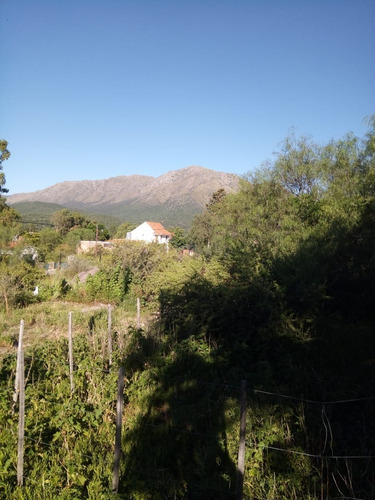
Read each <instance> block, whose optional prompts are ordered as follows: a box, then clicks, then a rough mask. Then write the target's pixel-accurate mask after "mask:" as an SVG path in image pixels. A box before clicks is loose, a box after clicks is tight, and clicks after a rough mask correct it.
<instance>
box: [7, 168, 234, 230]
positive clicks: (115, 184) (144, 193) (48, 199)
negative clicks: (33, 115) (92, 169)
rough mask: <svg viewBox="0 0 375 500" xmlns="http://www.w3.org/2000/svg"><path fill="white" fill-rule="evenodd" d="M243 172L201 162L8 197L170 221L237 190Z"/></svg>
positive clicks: (14, 201)
mask: <svg viewBox="0 0 375 500" xmlns="http://www.w3.org/2000/svg"><path fill="white" fill-rule="evenodd" d="M239 179H240V177H239V176H238V175H236V174H232V173H226V172H217V171H215V170H211V169H207V168H204V167H199V166H190V167H184V168H181V169H179V170H171V171H169V172H167V173H165V174H163V175H160V176H159V177H152V176H145V175H139V174H133V175H130V176H123V175H120V176H117V177H109V178H106V179H100V180H82V181H64V182H60V183H57V184H54V185H52V186H50V187H47V188H45V189H41V190H38V191H34V192H30V193H16V194H13V195H10V196H7V203H8V204H9V205H17V204H18V203H25V202H43V203H56V204H59V205H63V206H65V207H67V208H70V209H76V210H77V209H78V210H85V211H88V212H92V213H99V212H100V213H102V214H110V215H112V216H116V217H119V218H121V219H124V220H129V221H132V222H138V221H142V220H140V219H141V218H142V217H145V218H146V219H148V220H152V218H153V215H155V216H158V217H159V218H162V219H163V221H164V222H165V223H168V224H172V223H175V219H176V216H177V214H178V220H179V221H181V220H183V218H184V212H186V217H187V219H188V220H187V221H186V223H189V222H190V221H191V220H192V217H193V216H194V214H196V213H199V212H201V211H202V209H203V208H204V206H205V204H206V203H208V201H209V199H210V198H211V196H212V194H213V193H214V192H215V191H217V190H218V189H224V190H225V191H226V192H227V193H232V192H235V191H237V189H238V184H239Z"/></svg>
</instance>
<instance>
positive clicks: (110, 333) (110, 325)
mask: <svg viewBox="0 0 375 500" xmlns="http://www.w3.org/2000/svg"><path fill="white" fill-rule="evenodd" d="M108 365H109V367H111V365H112V307H111V304H108Z"/></svg>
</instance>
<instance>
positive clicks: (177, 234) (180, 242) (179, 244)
mask: <svg viewBox="0 0 375 500" xmlns="http://www.w3.org/2000/svg"><path fill="white" fill-rule="evenodd" d="M169 231H170V232H171V233H172V234H173V236H172V238H171V240H170V242H169V243H170V245H171V246H172V247H173V248H185V247H186V245H187V238H186V234H185V230H184V229H183V228H182V227H171V228H169Z"/></svg>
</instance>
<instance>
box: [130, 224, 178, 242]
mask: <svg viewBox="0 0 375 500" xmlns="http://www.w3.org/2000/svg"><path fill="white" fill-rule="evenodd" d="M172 236H173V234H172V233H170V232H169V231H167V230H166V229H165V228H164V227H163V225H162V224H160V222H149V221H146V222H144V223H143V224H141V225H140V226H138V227H136V228H135V229H133V231H130V232H129V233H126V239H127V240H136V241H146V242H147V243H151V242H153V241H157V242H158V243H168V242H169V240H170V239H171V238H172Z"/></svg>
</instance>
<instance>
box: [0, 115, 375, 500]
mask: <svg viewBox="0 0 375 500" xmlns="http://www.w3.org/2000/svg"><path fill="white" fill-rule="evenodd" d="M374 195H375V120H374V119H372V120H371V121H370V122H369V131H368V133H367V134H366V135H365V137H363V138H358V137H355V136H354V135H352V134H348V135H347V136H345V137H344V138H343V139H341V140H337V141H332V142H330V143H329V144H325V145H317V144H316V143H314V141H313V140H312V139H311V138H306V137H301V138H300V137H295V136H293V135H292V136H290V137H288V138H287V139H286V140H285V141H284V144H283V145H282V148H281V151H280V152H279V153H278V154H277V155H276V156H275V158H274V159H273V160H272V161H269V162H266V163H265V164H264V165H262V166H261V168H260V169H259V170H258V171H257V172H255V173H252V174H249V175H247V176H245V178H244V179H243V180H242V182H241V186H240V190H239V192H238V193H236V194H226V193H225V192H224V191H222V190H220V191H218V192H216V193H214V194H213V196H212V198H211V200H210V202H209V203H208V204H207V206H206V209H205V210H204V212H203V213H202V214H201V215H198V216H196V217H195V219H194V221H193V224H192V227H191V229H190V232H189V234H188V235H187V240H184V238H185V235H183V234H181V233H180V236H181V239H182V243H181V246H182V245H190V246H191V247H193V248H194V250H195V256H194V257H192V258H191V257H184V256H183V255H182V254H181V253H180V252H179V251H177V250H174V249H173V248H172V249H170V251H169V252H166V249H165V248H164V247H163V246H162V245H157V244H151V245H144V244H141V243H136V242H128V243H127V244H125V245H119V246H117V247H116V248H115V249H114V250H113V251H111V252H104V253H103V255H101V256H98V255H95V254H92V255H89V256H85V257H79V256H76V257H75V258H74V259H73V260H72V263H71V266H70V269H69V268H68V269H67V270H62V271H60V272H59V273H58V274H57V275H56V276H54V277H49V278H45V277H44V276H42V274H40V276H38V278H37V279H36V278H35V277H34V278H33V280H31V282H30V284H29V288H30V287H32V286H35V284H36V283H37V282H38V280H41V281H39V283H41V286H40V295H39V298H34V299H33V300H35V301H37V300H39V301H41V300H49V299H50V298H55V299H58V298H64V300H74V301H75V302H77V301H79V302H91V301H102V302H104V301H106V302H111V303H112V304H116V305H117V309H118V310H119V311H120V310H122V311H126V312H127V314H129V311H131V307H132V306H131V304H134V299H135V297H140V298H141V300H142V308H143V310H144V309H145V308H146V310H148V311H149V312H157V315H155V322H154V324H153V325H149V326H147V327H144V328H143V329H138V330H137V329H131V330H129V331H127V332H122V333H125V341H124V342H125V344H124V350H123V352H122V353H120V354H119V355H118V359H117V361H118V363H119V364H122V365H124V366H125V373H126V386H125V401H126V404H125V408H126V409H125V415H126V416H125V429H124V435H123V450H124V453H123V462H122V469H121V479H120V488H119V495H118V497H119V498H127V499H144V498H152V499H158V498H163V499H164V498H186V499H187V498H223V499H224V498H234V497H235V490H236V486H235V485H236V464H237V451H238V430H239V429H238V424H239V386H240V381H241V380H243V379H245V380H246V381H247V385H248V388H249V390H248V411H247V428H246V458H245V477H244V497H245V498H257V499H262V500H263V499H269V500H271V499H273V500H279V499H280V500H281V499H288V500H289V499H296V500H297V499H301V498H304V499H318V498H319V499H324V498H362V499H370V498H373V497H374V496H375V490H374V486H373V485H374V484H375V458H374V451H375V427H374V421H373V414H374V404H375V400H374V396H375V394H374V390H373V387H374V381H375V363H374V359H375V341H374V323H375V321H374V320H375V318H374V307H373V297H374V296H375V293H374V292H375V290H374V287H375V260H374V255H375V232H374V227H375V226H374V223H375V197H374ZM68 233H69V231H68ZM99 257H100V259H99ZM1 259H2V261H1V265H3V266H4V267H3V269H4V270H6V268H7V267H6V266H8V262H7V257H6V256H5V255H4V254H2V257H1ZM94 266H95V267H96V268H97V269H96V272H95V274H92V275H91V276H88V277H87V278H86V280H85V281H82V280H80V279H78V273H79V272H80V271H83V270H87V271H88V270H90V269H92V268H93V267H94ZM19 267H20V269H21V266H19ZM2 276H3V275H2ZM26 276H30V275H29V274H27V273H25V275H23V276H22V278H20V282H22V283H23V284H25V283H26V282H27V281H26ZM43 280H44V281H43ZM23 286H25V285H23ZM3 289H4V288H3ZM7 301H8V305H9V304H10V302H11V300H10V297H9V296H8V297H7ZM15 303H16V302H14V304H15ZM2 306H3V308H4V311H5V307H6V306H5V299H4V298H3V302H2ZM133 307H134V306H133ZM8 313H9V317H10V316H11V307H10V305H9V307H8ZM7 321H9V320H7ZM119 328H121V326H119ZM83 352H84V350H83ZM10 366H11V365H10V362H9V361H8V364H7V365H6V367H5V368H4V371H3V380H4V379H5V378H6V375H7V374H8V375H9V373H11V368H10ZM41 369H42V367H41ZM43 370H44V368H43ZM88 372H89V368H87V373H88ZM82 376H83V379H82V380H84V377H88V375H87V374H86V375H84V374H82ZM35 379H37V375H35ZM65 382H66V386H67V387H68V380H66V381H65ZM65 382H64V383H65ZM88 392H89V391H88ZM4 394H6V390H5V389H4ZM77 397H78V396H77ZM79 397H80V398H81V399H80V400H79V401H81V404H83V405H84V404H86V403H85V400H84V397H85V396H84V395H83V394H82V395H81V396H79ZM106 397H107V398H108V395H107V396H106ZM59 418H60V417H59ZM77 418H78V420H79V422H80V429H81V430H82V436H83V434H84V432H85V431H89V430H90V428H89V427H85V425H86V424H85V423H84V422H85V420H84V416H83V415H81V416H80V417H77ZM106 422H107V421H106ZM87 425H89V424H87ZM90 425H91V424H90ZM95 426H96V427H95V432H96V433H97V435H98V441H100V439H101V438H100V437H99V436H100V432H101V431H100V425H99V423H95ZM104 427H105V429H106V431H105V432H106V433H107V434H106V435H108V432H110V431H109V430H108V426H104ZM48 432H50V434H48ZM48 432H47V431H46V435H47V436H50V438H51V439H52V440H53V439H54V436H55V433H56V432H57V431H56V429H55V430H54V429H52V430H50V431H48ZM80 432H81V431H80ZM80 435H81V434H80ZM59 439H62V437H60V435H58V436H56V441H57V442H60V441H59ZM65 439H66V440H69V438H68V437H66V438H65ZM82 439H83V438H82ZM87 439H89V436H87ZM69 443H70V444H69V446H70V449H73V450H74V443H71V442H70V441H69ZM80 446H81V448H82V449H83V450H84V449H89V448H85V447H86V446H87V447H89V444H88V442H87V444H83V442H82V441H80ZM71 447H73V448H71ZM72 453H73V451H72ZM106 453H107V454H108V450H107V451H106ZM87 454H88V455H89V453H87ZM107 456H108V455H107ZM43 460H44V459H43ZM58 460H59V461H62V463H63V464H64V467H67V466H66V464H65V462H64V459H63V457H61V456H59V459H58ZM54 463H55V462H54ZM55 467H57V465H55ZM70 467H72V471H73V472H74V466H73V465H72V464H70ZM87 467H88V470H90V477H94V476H93V474H94V473H93V471H92V470H91V469H90V466H89V465H87ZM83 470H84V469H83V468H82V469H80V472H79V474H80V476H79V477H80V479H79V481H80V483H79V485H78V486H77V483H76V484H75V483H74V476H73V475H71V476H69V474H67V479H65V476H64V477H63V476H61V475H59V482H58V486H56V488H59V489H60V490H59V491H61V489H63V490H64V495H65V494H66V498H69V488H72V491H73V489H74V494H75V495H76V497H78V498H95V496H94V492H93V491H92V487H90V485H89V481H88V478H86V479H85V474H84V472H82V471H83ZM103 470H104V469H103ZM73 472H72V474H73ZM56 473H57V472H56ZM103 474H104V475H103V478H102V479H101V478H99V477H97V476H95V481H96V482H98V488H99V490H98V491H100V495H104V496H103V498H104V497H105V498H110V492H109V489H110V486H109V485H110V477H109V471H108V467H107V469H106V472H105V473H103ZM47 489H48V488H47ZM30 491H31V490H30ZM48 491H49V492H50V493H49V494H50V495H51V498H52V497H53V494H54V491H57V489H56V490H53V488H52V489H49V490H48ZM30 494H32V491H31V492H30ZM60 494H61V493H60ZM100 495H98V498H99V497H100ZM105 495H107V496H105Z"/></svg>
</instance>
